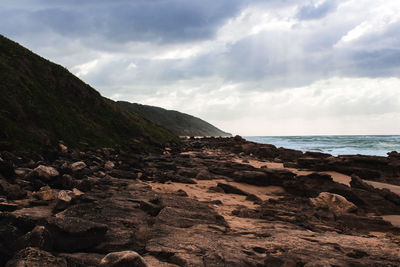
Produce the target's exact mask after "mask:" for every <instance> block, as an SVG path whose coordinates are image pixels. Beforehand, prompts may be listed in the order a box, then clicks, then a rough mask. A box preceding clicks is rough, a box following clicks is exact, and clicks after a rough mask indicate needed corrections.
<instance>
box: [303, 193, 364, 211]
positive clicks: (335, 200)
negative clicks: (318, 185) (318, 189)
mask: <svg viewBox="0 0 400 267" xmlns="http://www.w3.org/2000/svg"><path fill="white" fill-rule="evenodd" d="M310 202H311V204H312V205H314V206H315V207H318V208H327V209H329V210H330V211H333V212H335V213H341V212H353V211H356V210H357V206H356V205H354V204H353V203H351V202H350V201H348V200H347V199H346V198H344V197H342V196H340V195H337V194H333V193H328V192H322V193H320V194H319V196H318V197H316V198H310Z"/></svg>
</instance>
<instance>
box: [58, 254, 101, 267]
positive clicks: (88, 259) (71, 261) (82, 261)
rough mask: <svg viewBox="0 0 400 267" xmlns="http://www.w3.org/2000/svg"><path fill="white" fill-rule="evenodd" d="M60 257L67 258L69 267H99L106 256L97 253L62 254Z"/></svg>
mask: <svg viewBox="0 0 400 267" xmlns="http://www.w3.org/2000/svg"><path fill="white" fill-rule="evenodd" d="M58 255H59V256H61V257H63V258H65V259H66V260H67V263H68V267H84V266H99V264H100V261H101V259H102V258H104V255H102V254H97V253H83V252H80V253H60V254H58Z"/></svg>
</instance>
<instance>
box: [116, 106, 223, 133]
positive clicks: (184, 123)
mask: <svg viewBox="0 0 400 267" xmlns="http://www.w3.org/2000/svg"><path fill="white" fill-rule="evenodd" d="M118 104H119V105H120V106H122V107H124V108H126V109H128V110H130V111H133V112H135V113H136V114H138V115H140V116H142V117H143V118H146V119H148V120H149V121H151V122H154V123H155V124H158V125H160V126H163V127H165V128H167V129H168V130H170V131H171V132H173V133H174V134H176V135H179V136H231V134H230V133H226V132H223V131H221V130H220V129H218V128H216V127H215V126H213V125H211V124H210V123H208V122H206V121H203V120H202V119H199V118H196V117H194V116H191V115H188V114H185V113H181V112H178V111H175V110H166V109H163V108H159V107H154V106H148V105H141V104H136V103H129V102H125V101H118Z"/></svg>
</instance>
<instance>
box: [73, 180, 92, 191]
mask: <svg viewBox="0 0 400 267" xmlns="http://www.w3.org/2000/svg"><path fill="white" fill-rule="evenodd" d="M92 187H93V181H91V180H89V179H83V180H82V181H80V182H79V183H78V185H77V186H76V188H77V189H79V190H80V191H82V192H89V191H90V190H92Z"/></svg>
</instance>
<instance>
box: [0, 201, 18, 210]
mask: <svg viewBox="0 0 400 267" xmlns="http://www.w3.org/2000/svg"><path fill="white" fill-rule="evenodd" d="M17 209H18V205H17V204H13V203H4V202H1V203H0V211H14V210H17Z"/></svg>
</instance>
